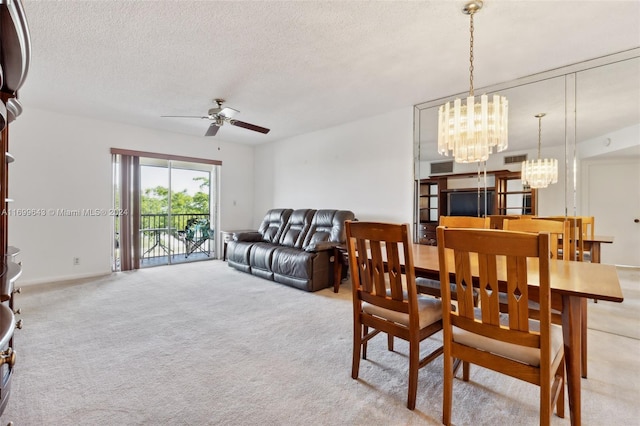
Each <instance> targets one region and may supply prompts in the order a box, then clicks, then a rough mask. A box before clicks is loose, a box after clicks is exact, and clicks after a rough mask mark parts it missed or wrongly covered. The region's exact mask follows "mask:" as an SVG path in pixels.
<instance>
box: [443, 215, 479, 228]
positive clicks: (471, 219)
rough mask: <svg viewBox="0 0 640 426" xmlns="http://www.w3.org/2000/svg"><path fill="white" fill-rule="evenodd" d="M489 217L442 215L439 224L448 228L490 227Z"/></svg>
mask: <svg viewBox="0 0 640 426" xmlns="http://www.w3.org/2000/svg"><path fill="white" fill-rule="evenodd" d="M490 223H491V221H490V219H489V217H475V216H440V221H439V224H440V225H443V226H446V227H448V228H476V229H489V226H490Z"/></svg>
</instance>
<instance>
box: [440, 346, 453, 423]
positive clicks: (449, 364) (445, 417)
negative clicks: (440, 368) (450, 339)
mask: <svg viewBox="0 0 640 426" xmlns="http://www.w3.org/2000/svg"><path fill="white" fill-rule="evenodd" d="M452 399H453V358H451V357H450V356H446V355H445V357H444V384H443V390H442V424H444V425H450V424H451V404H452Z"/></svg>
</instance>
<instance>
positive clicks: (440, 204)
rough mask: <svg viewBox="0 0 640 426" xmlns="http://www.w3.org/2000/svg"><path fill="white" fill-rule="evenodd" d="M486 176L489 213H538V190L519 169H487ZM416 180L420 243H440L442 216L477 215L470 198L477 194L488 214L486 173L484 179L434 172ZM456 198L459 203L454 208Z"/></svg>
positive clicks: (417, 227) (476, 176)
mask: <svg viewBox="0 0 640 426" xmlns="http://www.w3.org/2000/svg"><path fill="white" fill-rule="evenodd" d="M486 177H487V186H486V193H487V197H486V198H487V203H486V205H487V212H486V214H487V215H492V216H496V217H497V216H508V215H522V214H531V215H535V214H536V213H537V209H536V205H537V204H536V190H535V189H531V188H529V187H528V186H524V185H522V181H521V179H520V177H521V176H520V172H519V171H515V172H514V171H509V170H495V171H487V173H486ZM415 184H416V188H415V190H416V197H415V198H416V200H417V206H416V215H415V223H414V230H415V236H414V240H415V241H416V242H417V243H419V244H428V245H435V244H436V227H437V226H438V220H439V218H440V216H449V215H465V216H466V215H469V216H476V215H477V214H478V210H477V208H474V206H473V205H470V204H469V202H470V200H472V199H473V198H474V197H475V198H476V200H477V197H478V195H479V196H480V215H481V216H482V215H483V214H484V211H483V210H484V192H485V187H484V174H482V175H481V176H480V181H478V174H477V173H457V174H448V175H438V176H430V177H429V178H427V179H420V180H416V183H415ZM479 187H480V188H481V189H480V194H478V188H479ZM452 199H455V201H454V202H456V201H457V202H458V203H459V204H457V205H454V206H453V209H452V204H451V202H452ZM462 203H464V205H463V204H462ZM470 209H472V210H470ZM452 210H453V211H452Z"/></svg>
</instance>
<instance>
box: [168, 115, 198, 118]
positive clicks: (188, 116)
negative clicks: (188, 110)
mask: <svg viewBox="0 0 640 426" xmlns="http://www.w3.org/2000/svg"><path fill="white" fill-rule="evenodd" d="M160 117H165V118H166V117H169V118H209V117H208V116H204V117H203V116H201V115H161V116H160Z"/></svg>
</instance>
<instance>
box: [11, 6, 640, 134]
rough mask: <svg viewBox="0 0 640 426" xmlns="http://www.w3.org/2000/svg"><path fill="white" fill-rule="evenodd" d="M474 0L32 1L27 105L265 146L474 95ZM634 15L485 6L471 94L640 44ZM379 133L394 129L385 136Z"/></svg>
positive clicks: (613, 10) (612, 10)
mask: <svg viewBox="0 0 640 426" xmlns="http://www.w3.org/2000/svg"><path fill="white" fill-rule="evenodd" d="M463 5H464V1H453V0H446V1H445V0H439V1H433V0H432V1H255V2H254V1H153V2H150V1H144V2H142V1H82V2H80V1H62V2H58V1H29V0H26V1H24V7H25V13H26V16H27V20H28V24H29V29H30V33H31V42H32V58H31V67H30V70H29V75H28V77H27V80H26V83H25V85H24V87H23V88H22V89H21V93H20V95H21V100H22V103H23V105H24V107H25V109H28V108H29V107H36V108H42V109H47V110H52V111H56V112H60V113H64V114H74V115H80V116H87V117H95V118H99V119H102V120H107V121H115V122H123V123H129V124H133V125H137V126H142V127H148V128H153V129H158V130H163V131H173V132H177V133H183V134H189V135H196V136H201V135H204V133H205V131H206V130H207V127H208V125H209V122H208V121H207V120H199V119H177V118H160V116H161V115H206V112H207V110H208V109H209V108H211V107H213V106H214V105H213V102H212V99H213V98H218V97H220V98H225V99H226V100H227V104H226V105H227V106H229V107H232V108H235V109H237V110H240V111H241V112H240V114H238V115H237V116H236V117H235V118H237V119H239V120H242V121H247V122H250V123H254V124H257V125H260V126H264V127H268V128H271V129H272V130H271V132H270V133H269V134H267V135H263V134H259V133H255V132H251V131H248V130H245V129H241V128H236V127H233V126H228V125H227V126H224V127H223V128H222V129H221V130H220V132H218V135H217V136H215V138H217V139H221V140H224V141H227V142H238V143H246V144H259V143H264V142H269V141H274V140H280V139H283V138H287V137H291V136H294V135H298V134H303V133H308V132H312V131H315V130H319V129H323V128H327V127H330V126H334V125H338V124H341V123H345V122H350V121H354V120H357V119H360V118H365V117H370V116H374V115H378V114H380V113H383V112H385V111H387V110H393V109H397V108H402V107H407V106H411V105H414V104H418V103H421V102H424V101H428V100H431V99H435V98H439V97H443V96H447V95H451V94H455V93H461V92H464V91H466V90H467V89H468V56H469V52H468V49H469V40H468V37H469V34H468V25H469V22H468V17H467V16H466V15H463V14H462V12H461V9H462V7H463ZM639 28H640V2H638V1H636V0H633V1H584V0H583V1H519V0H508V1H507V0H493V1H491V0H488V1H486V2H485V5H484V7H483V9H482V10H481V11H480V12H479V13H478V15H476V31H475V36H476V41H475V77H476V78H475V85H476V87H482V86H488V85H492V84H495V83H500V82H504V81H508V80H512V79H514V78H518V77H522V76H526V75H530V74H533V73H537V72H540V71H544V70H548V69H553V68H557V67H560V66H564V65H567V64H572V63H576V62H580V61H583V60H586V59H591V58H595V57H599V56H602V55H606V54H610V53H614V52H619V51H623V50H627V49H630V48H634V47H637V46H639V45H640V33H639V31H640V30H639ZM381 125H384V124H383V123H381Z"/></svg>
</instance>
